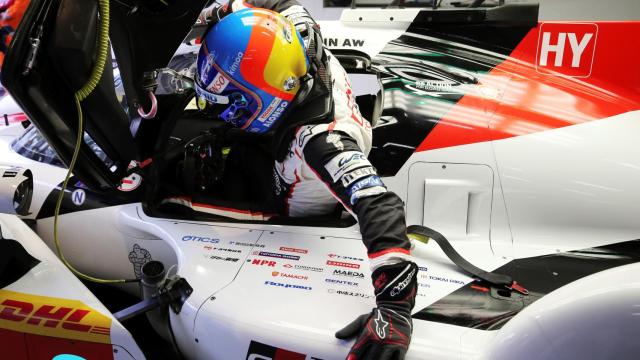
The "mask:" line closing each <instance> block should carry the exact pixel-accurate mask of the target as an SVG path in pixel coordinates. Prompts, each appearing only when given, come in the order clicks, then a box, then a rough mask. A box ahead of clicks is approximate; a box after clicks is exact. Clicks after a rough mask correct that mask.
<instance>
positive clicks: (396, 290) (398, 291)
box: [390, 269, 416, 296]
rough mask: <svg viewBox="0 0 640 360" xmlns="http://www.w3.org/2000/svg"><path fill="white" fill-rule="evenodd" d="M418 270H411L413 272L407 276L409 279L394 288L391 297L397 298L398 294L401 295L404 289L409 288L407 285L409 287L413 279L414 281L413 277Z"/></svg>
mask: <svg viewBox="0 0 640 360" xmlns="http://www.w3.org/2000/svg"><path fill="white" fill-rule="evenodd" d="M415 273H416V270H415V269H414V270H411V272H410V273H409V275H407V277H406V278H405V279H404V280H402V282H400V283H399V284H398V285H396V286H394V287H393V289H391V294H390V295H391V296H396V295H398V294H400V292H401V291H402V290H404V288H406V287H407V285H409V283H410V282H411V279H413V275H415Z"/></svg>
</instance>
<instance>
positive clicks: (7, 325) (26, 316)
mask: <svg viewBox="0 0 640 360" xmlns="http://www.w3.org/2000/svg"><path fill="white" fill-rule="evenodd" d="M0 328H2V329H9V330H14V331H19V332H24V333H30V334H38V335H45V336H53V337H59V338H65V339H75V340H83V341H92V342H99V343H104V344H110V343H111V336H110V333H111V318H109V317H107V316H105V315H103V314H101V313H99V312H98V311H96V310H94V309H92V308H90V307H89V306H87V305H85V304H84V303H82V302H80V301H78V300H70V299H61V298H54V297H47V296H38V295H31V294H24V293H18V292H13V291H8V290H0Z"/></svg>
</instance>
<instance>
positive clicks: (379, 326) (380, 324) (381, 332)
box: [373, 310, 389, 339]
mask: <svg viewBox="0 0 640 360" xmlns="http://www.w3.org/2000/svg"><path fill="white" fill-rule="evenodd" d="M377 312H378V317H376V318H375V319H374V320H373V322H374V323H375V324H376V335H378V337H379V338H380V339H384V338H386V337H387V326H389V322H388V321H385V320H384V319H383V318H382V312H381V311H380V310H377Z"/></svg>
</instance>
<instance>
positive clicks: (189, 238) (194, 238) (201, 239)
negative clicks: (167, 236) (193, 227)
mask: <svg viewBox="0 0 640 360" xmlns="http://www.w3.org/2000/svg"><path fill="white" fill-rule="evenodd" d="M182 241H195V242H206V243H212V244H217V243H219V242H220V239H215V238H209V237H202V236H194V235H185V236H183V237H182Z"/></svg>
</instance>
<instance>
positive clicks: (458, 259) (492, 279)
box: [407, 225, 529, 295]
mask: <svg viewBox="0 0 640 360" xmlns="http://www.w3.org/2000/svg"><path fill="white" fill-rule="evenodd" d="M407 233H408V234H415V235H419V236H424V237H428V238H431V239H433V240H435V242H436V243H438V246H440V248H441V249H442V251H444V253H445V255H447V257H448V258H449V260H451V261H452V262H453V263H454V264H456V265H457V266H458V267H459V268H461V269H462V270H464V271H466V272H467V273H469V274H470V275H472V276H473V277H475V278H478V279H480V280H482V281H484V282H486V283H488V284H490V285H493V286H495V287H499V288H504V289H507V290H510V291H516V292H518V293H520V294H522V295H529V291H527V289H525V288H523V287H522V286H521V285H520V284H518V283H517V282H515V281H513V279H512V278H511V276H509V275H503V274H497V273H493V272H489V271H485V270H482V269H480V268H479V267H477V266H475V265H473V264H472V263H470V262H469V261H467V260H466V259H465V258H463V257H462V256H461V255H460V254H459V253H458V252H457V251H456V250H455V249H454V248H453V246H451V243H450V242H449V240H447V238H445V237H444V236H443V235H442V234H440V233H439V232H437V231H435V230H433V229H430V228H428V227H426V226H422V225H411V226H409V227H407Z"/></svg>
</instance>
